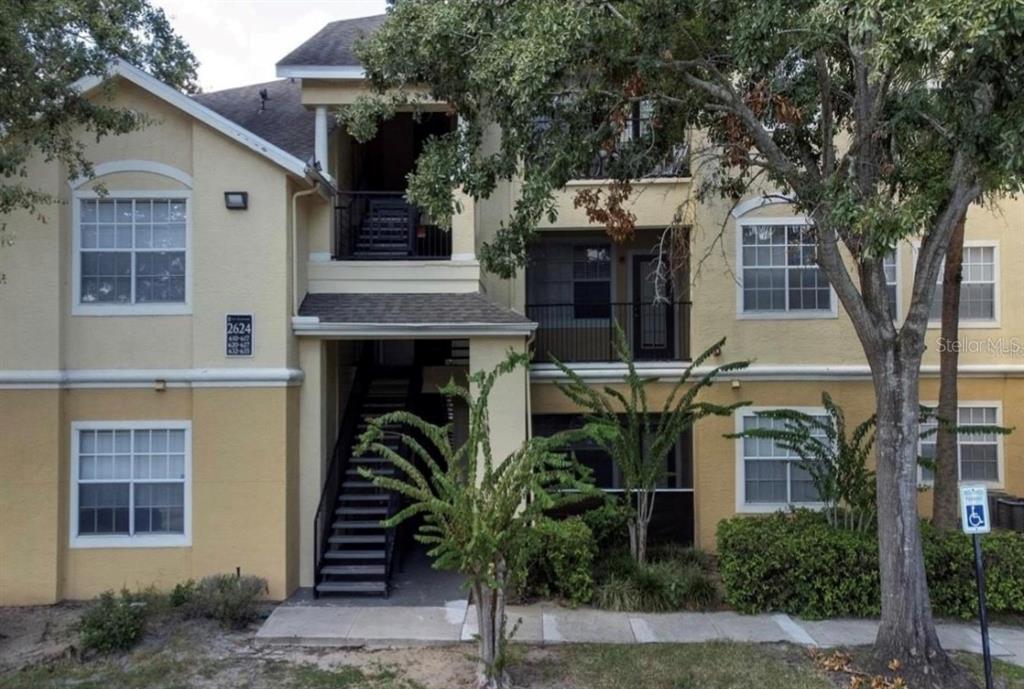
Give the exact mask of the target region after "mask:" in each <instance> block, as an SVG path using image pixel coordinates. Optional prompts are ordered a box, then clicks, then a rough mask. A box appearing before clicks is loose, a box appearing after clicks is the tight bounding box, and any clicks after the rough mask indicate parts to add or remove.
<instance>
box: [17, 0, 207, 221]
mask: <svg viewBox="0 0 1024 689" xmlns="http://www.w3.org/2000/svg"><path fill="white" fill-rule="evenodd" d="M0 46H3V65H2V68H0V71H2V72H3V75H4V87H5V90H6V91H7V93H8V94H9V95H13V94H16V97H7V98H4V99H2V100H0V132H2V135H3V137H4V139H3V143H2V145H0V179H2V180H3V181H2V182H0V213H9V212H11V211H12V210H15V209H17V208H25V209H30V210H34V209H35V208H36V206H38V205H42V204H46V203H51V202H53V200H54V199H52V198H51V197H50V196H49V194H48V193H45V192H43V191H41V190H39V189H35V188H33V187H31V186H29V185H28V184H27V183H26V182H25V179H24V178H25V177H26V176H27V174H28V167H27V164H28V161H29V160H30V159H31V158H32V156H35V155H40V156H41V157H42V158H43V159H45V160H47V161H51V160H56V161H58V162H60V163H62V164H63V165H64V166H65V171H66V173H67V175H68V176H69V178H75V177H79V176H83V175H89V174H91V173H92V166H91V164H90V162H89V160H88V158H87V157H86V146H87V145H88V143H89V140H90V139H92V140H95V139H96V138H98V137H103V136H109V135H115V134H123V133H125V132H128V131H131V130H133V129H137V128H139V127H140V126H143V125H144V124H146V119H145V118H144V117H142V116H141V115H140V114H139V113H136V112H133V111H130V110H127V109H123V108H115V107H112V106H111V105H109V104H108V103H107V102H106V101H105V99H104V97H102V96H101V97H99V98H91V99H88V98H83V97H82V96H81V94H79V93H78V92H77V91H76V89H75V88H74V83H75V82H76V81H77V80H78V79H81V78H83V77H87V76H95V75H100V74H104V73H105V72H106V70H107V68H108V67H109V65H110V63H111V61H112V60H114V59H118V58H119V59H124V60H126V61H128V62H130V63H132V64H134V65H136V66H138V67H141V68H142V69H145V70H147V71H149V72H150V73H151V74H153V75H154V76H155V77H156V78H157V79H160V80H161V81H163V82H165V83H167V84H170V85H171V86H173V87H177V88H183V89H185V90H187V91H195V90H196V83H195V72H196V66H197V62H196V59H195V57H193V56H192V53H191V52H190V51H189V49H188V47H187V46H186V45H185V42H184V41H183V40H182V39H181V38H180V37H179V36H178V35H177V34H176V33H175V32H174V30H173V29H172V28H171V25H170V22H169V21H168V20H167V17H166V16H165V15H164V12H163V10H162V9H160V8H157V7H153V6H152V5H151V4H150V3H149V2H148V1H147V0H111V1H109V2H103V3H97V2H93V1H91V0H64V1H62V2H53V1H52V0H20V1H19V2H4V3H0ZM83 131H84V132H85V134H86V136H81V133H82V132H83Z"/></svg>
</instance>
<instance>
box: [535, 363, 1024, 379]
mask: <svg viewBox="0 0 1024 689" xmlns="http://www.w3.org/2000/svg"><path fill="white" fill-rule="evenodd" d="M687 365H688V364H687V363H686V362H662V361H651V362H637V364H636V370H637V373H639V374H640V375H641V376H643V377H644V378H652V379H656V380H657V379H662V378H678V377H679V376H680V375H682V373H683V372H684V371H685V370H686V367H687ZM569 367H570V368H571V369H572V370H573V371H575V372H576V374H577V375H579V376H580V377H581V378H583V379H584V380H592V381H612V380H622V378H623V377H624V376H625V375H626V367H625V366H624V365H622V364H615V363H585V364H569ZM712 368H713V367H712V366H701V367H699V368H697V369H695V370H694V373H695V374H696V375H704V374H705V373H707V372H708V371H711V370H712ZM958 370H959V375H960V377H963V378H992V377H1001V376H1005V377H1009V378H1024V364H961V365H960V367H959V369H958ZM921 375H923V376H925V377H928V378H931V377H935V376H938V375H939V367H938V365H931V364H929V365H925V366H922V367H921ZM530 378H531V379H532V380H535V381H544V380H564V379H565V375H564V374H563V373H562V372H561V371H559V370H558V368H557V367H555V365H554V364H533V365H532V366H531V367H530ZM870 378H871V369H870V368H868V366H867V365H866V364H853V365H850V364H834V365H833V364H819V365H816V364H811V365H800V364H753V365H752V366H750V367H748V368H746V369H743V370H741V371H732V372H730V373H728V374H726V375H724V376H723V379H724V380H781V381H785V380H870Z"/></svg>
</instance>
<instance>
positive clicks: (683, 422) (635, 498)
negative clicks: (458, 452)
mask: <svg viewBox="0 0 1024 689" xmlns="http://www.w3.org/2000/svg"><path fill="white" fill-rule="evenodd" d="M613 342H614V347H615V352H616V356H618V358H619V359H620V360H621V361H622V363H623V364H625V367H626V374H625V379H624V380H625V383H626V387H627V390H626V393H625V394H623V393H622V392H620V391H619V390H616V389H615V388H614V387H611V386H610V385H609V386H605V387H604V388H603V389H598V388H596V387H594V386H591V385H588V384H587V383H586V382H585V381H584V380H583V379H582V378H580V376H579V374H577V373H576V371H574V370H573V369H572V368H570V367H568V366H566V365H565V364H563V363H562V362H560V361H558V360H557V359H554V363H555V365H556V366H557V367H558V368H559V369H560V370H561V372H562V373H563V374H564V375H565V376H566V378H567V382H565V383H559V384H558V387H559V389H560V390H561V391H562V392H563V393H564V394H565V395H566V396H567V397H568V398H569V399H570V400H572V402H573V403H575V404H576V405H577V406H578V407H580V408H581V409H583V410H584V413H585V416H584V426H583V432H584V433H585V434H586V435H588V436H589V437H590V438H591V439H592V440H593V441H594V442H595V443H597V444H598V445H599V446H600V447H601V448H602V449H604V450H605V451H606V452H608V454H609V455H611V457H612V461H614V462H615V465H616V467H617V468H618V470H619V474H620V476H621V480H622V489H623V500H624V502H625V504H626V507H627V509H628V510H629V513H628V519H627V521H626V526H627V529H628V531H629V550H630V553H631V554H632V555H633V559H634V560H636V562H638V563H641V564H642V563H644V562H646V560H647V530H648V527H649V525H650V523H651V517H652V516H653V515H654V499H655V495H656V493H655V490H656V488H657V486H658V483H660V482H661V481H662V480H663V479H664V478H665V474H666V471H667V467H666V463H665V457H666V456H667V455H668V453H669V451H670V450H671V449H672V448H673V447H674V446H675V444H676V441H677V440H678V439H679V436H680V435H681V434H682V433H683V432H684V431H686V430H687V429H689V428H690V427H692V426H693V425H694V424H695V423H697V421H699V420H700V419H702V418H704V417H706V416H731V415H732V413H733V412H734V411H735V410H736V409H738V408H740V407H742V406H744V405H746V404H749V403H748V402H736V403H733V404H725V405H722V404H715V403H712V402H706V401H698V395H699V394H700V393H701V391H702V390H704V389H706V388H709V387H711V385H712V383H714V382H715V379H716V378H717V377H718V376H719V375H720V374H722V373H728V372H730V371H738V370H740V369H743V368H746V367H747V366H748V365H749V362H747V361H737V362H732V363H728V364H723V365H721V366H717V367H715V368H712V369H711V370H709V371H707V372H705V373H703V374H702V375H697V374H696V371H698V370H699V369H700V368H701V367H702V366H703V365H704V363H705V362H706V361H707V360H708V359H709V358H710V357H711V356H712V354H714V353H715V352H718V351H721V348H722V346H723V345H724V344H725V339H724V338H723V339H721V340H719V341H718V342H716V343H715V344H713V345H711V347H709V348H708V349H707V350H706V351H705V352H704V353H702V354H701V355H700V356H698V357H697V358H696V359H695V360H694V361H693V362H692V363H691V364H690V365H689V366H687V367H686V369H685V370H684V371H683V374H682V376H681V377H680V378H679V380H678V381H677V382H676V384H675V385H674V386H673V387H672V390H671V392H670V393H669V395H668V398H667V399H666V400H665V404H664V405H663V406H662V408H661V410H660V413H657V412H654V411H652V410H651V409H650V406H649V404H648V399H647V385H648V384H649V383H650V382H651V381H650V380H648V379H644V378H642V377H641V376H640V374H639V373H638V372H637V370H636V365H635V363H634V361H633V354H632V350H631V348H630V346H629V343H628V341H627V339H626V334H625V332H624V331H623V330H622V328H621V327H620V326H619V324H618V323H616V324H615V333H614V341H613Z"/></svg>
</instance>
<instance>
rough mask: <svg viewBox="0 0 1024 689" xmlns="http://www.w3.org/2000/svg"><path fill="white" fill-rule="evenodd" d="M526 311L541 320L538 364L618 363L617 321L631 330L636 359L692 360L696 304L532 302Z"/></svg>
mask: <svg viewBox="0 0 1024 689" xmlns="http://www.w3.org/2000/svg"><path fill="white" fill-rule="evenodd" d="M526 315H527V317H528V318H530V320H532V321H536V322H537V323H538V324H539V326H538V328H537V334H536V336H535V339H534V356H533V359H534V362H535V363H548V362H550V361H551V360H552V358H555V359H558V360H559V361H561V362H563V363H587V362H594V363H600V362H613V361H618V357H617V356H616V354H615V348H614V345H613V339H614V332H615V324H618V325H619V326H620V327H621V328H622V329H623V331H624V332H625V333H626V339H627V341H628V342H629V344H630V348H631V350H632V353H633V358H634V360H636V361H687V360H689V359H690V302H685V301H658V302H641V301H631V302H612V303H607V302H605V303H592V304H590V303H577V304H527V306H526Z"/></svg>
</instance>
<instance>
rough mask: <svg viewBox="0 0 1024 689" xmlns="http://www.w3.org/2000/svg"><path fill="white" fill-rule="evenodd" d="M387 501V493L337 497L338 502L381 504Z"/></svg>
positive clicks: (343, 494)
mask: <svg viewBox="0 0 1024 689" xmlns="http://www.w3.org/2000/svg"><path fill="white" fill-rule="evenodd" d="M387 499H388V494H387V493H355V494H347V493H342V494H341V495H339V496H338V501H339V502H381V501H384V500H387Z"/></svg>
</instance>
